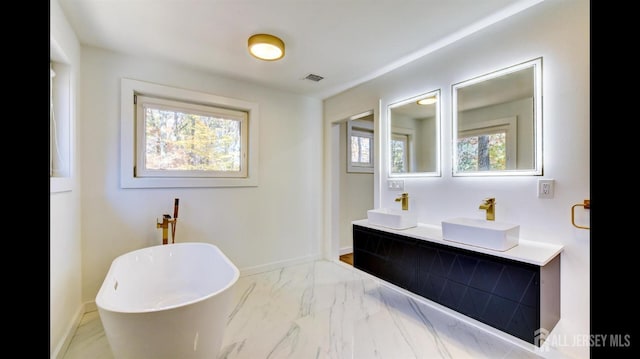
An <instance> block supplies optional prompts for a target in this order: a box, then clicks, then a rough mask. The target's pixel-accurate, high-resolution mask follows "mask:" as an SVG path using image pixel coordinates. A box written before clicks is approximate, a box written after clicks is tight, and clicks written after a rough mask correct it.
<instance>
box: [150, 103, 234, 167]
mask: <svg viewBox="0 0 640 359" xmlns="http://www.w3.org/2000/svg"><path fill="white" fill-rule="evenodd" d="M144 122H145V135H146V148H145V164H146V166H145V167H146V168H147V169H150V170H183V171H236V172H237V171H240V164H241V131H240V130H241V121H239V120H236V119H228V118H223V117H217V116H211V115H209V116H208V115H202V114H195V113H187V112H181V111H177V110H168V109H163V108H154V107H152V106H146V105H145V107H144Z"/></svg>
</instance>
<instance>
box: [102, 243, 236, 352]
mask: <svg viewBox="0 0 640 359" xmlns="http://www.w3.org/2000/svg"><path fill="white" fill-rule="evenodd" d="M239 276H240V272H239V271H238V268H237V267H236V266H235V265H234V264H233V263H232V262H231V261H230V260H229V259H228V258H227V257H226V256H225V254H224V253H223V252H222V251H221V250H220V249H219V248H218V247H216V246H215V245H212V244H208V243H195V242H190V243H176V244H168V245H158V246H153V247H148V248H143V249H139V250H135V251H132V252H129V253H125V254H123V255H121V256H119V257H118V258H116V259H114V260H113V262H112V263H111V267H110V268H109V272H108V273H107V276H106V277H105V279H104V282H103V283H102V287H101V288H100V291H99V292H98V295H97V297H96V305H97V306H98V312H99V314H100V319H101V320H102V324H103V326H104V330H105V334H106V336H107V339H108V341H109V344H110V345H111V349H112V351H113V355H114V357H115V358H118V359H120V358H185V359H186V358H216V357H217V356H218V352H219V351H220V346H221V345H222V340H223V336H224V330H225V326H226V324H227V317H228V315H229V313H230V310H231V304H232V303H231V301H232V300H233V294H232V289H233V287H234V285H235V283H236V282H237V280H238V278H239Z"/></svg>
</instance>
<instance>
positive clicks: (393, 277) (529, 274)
mask: <svg viewBox="0 0 640 359" xmlns="http://www.w3.org/2000/svg"><path fill="white" fill-rule="evenodd" d="M353 249H354V250H353V252H354V262H353V265H354V267H355V268H358V269H360V270H362V271H365V272H367V273H369V274H371V275H374V276H376V277H378V278H380V279H383V280H385V281H387V282H389V283H392V284H394V285H397V286H399V287H401V288H404V289H406V290H408V291H411V292H413V293H415V294H418V295H420V296H422V297H424V298H427V299H429V300H432V301H434V302H436V303H439V304H441V305H443V306H446V307H448V308H450V309H453V310H455V311H457V312H459V313H462V314H464V315H466V316H468V317H471V318H473V319H476V320H478V321H480V322H483V323H485V324H488V325H490V326H492V327H494V328H496V329H499V330H501V331H503V332H506V333H508V334H511V335H513V336H515V337H517V338H520V339H522V340H525V341H527V342H529V343H532V344H534V345H538V346H539V345H541V344H542V342H543V340H544V336H545V335H546V333H548V332H549V331H551V330H552V329H553V327H554V326H555V325H556V323H557V322H558V320H559V319H560V255H556V256H555V257H554V258H553V259H552V260H550V261H549V262H547V263H546V264H545V265H544V266H539V265H535V264H530V263H525V262H520V261H516V260H512V259H507V258H502V257H499V256H493V255H488V254H484V253H479V252H474V251H469V250H466V249H462V248H457V247H452V246H447V245H443V244H439V243H435V242H430V241H427V240H422V239H416V238H412V237H408V236H402V235H399V234H395V233H390V232H385V231H380V230H377V229H372V228H368V227H363V226H359V225H353ZM541 328H542V329H541Z"/></svg>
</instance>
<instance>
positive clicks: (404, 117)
mask: <svg viewBox="0 0 640 359" xmlns="http://www.w3.org/2000/svg"><path fill="white" fill-rule="evenodd" d="M387 118H388V119H389V120H388V128H387V134H388V139H387V141H386V142H387V144H388V151H389V152H388V153H389V176H390V177H400V176H404V177H406V176H440V90H436V91H432V92H429V93H426V94H422V95H419V96H415V97H412V98H409V99H406V100H402V101H399V102H396V103H393V104H391V105H389V106H388V112H387Z"/></svg>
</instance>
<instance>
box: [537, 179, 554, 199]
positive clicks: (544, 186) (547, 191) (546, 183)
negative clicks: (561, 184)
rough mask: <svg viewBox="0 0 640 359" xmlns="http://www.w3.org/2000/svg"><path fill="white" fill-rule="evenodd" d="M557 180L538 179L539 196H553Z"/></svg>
mask: <svg viewBox="0 0 640 359" xmlns="http://www.w3.org/2000/svg"><path fill="white" fill-rule="evenodd" d="M555 182H556V181H555V180H553V179H540V180H538V198H553V191H554V187H555Z"/></svg>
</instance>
